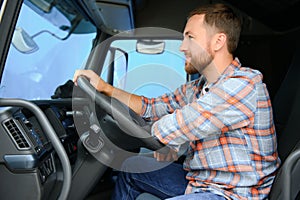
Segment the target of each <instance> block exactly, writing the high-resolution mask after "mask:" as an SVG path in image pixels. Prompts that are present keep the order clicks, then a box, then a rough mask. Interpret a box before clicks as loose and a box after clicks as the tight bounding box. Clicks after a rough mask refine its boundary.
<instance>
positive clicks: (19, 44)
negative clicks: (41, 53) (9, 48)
mask: <svg viewBox="0 0 300 200" xmlns="http://www.w3.org/2000/svg"><path fill="white" fill-rule="evenodd" d="M12 44H13V46H14V47H15V48H16V49H17V50H18V51H20V52H22V53H26V54H29V53H33V52H35V51H37V50H38V49H39V47H38V45H37V44H36V43H35V41H34V40H33V38H32V37H30V35H29V34H28V33H27V32H26V31H25V30H24V29H22V28H21V27H16V28H15V31H14V35H13V38H12Z"/></svg>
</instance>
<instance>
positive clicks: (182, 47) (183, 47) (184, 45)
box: [179, 40, 186, 52]
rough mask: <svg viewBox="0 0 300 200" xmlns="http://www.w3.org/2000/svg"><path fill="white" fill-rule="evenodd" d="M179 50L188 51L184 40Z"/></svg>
mask: <svg viewBox="0 0 300 200" xmlns="http://www.w3.org/2000/svg"><path fill="white" fill-rule="evenodd" d="M179 50H180V51H182V52H184V51H186V44H185V41H184V40H183V41H182V43H181V45H180V48H179Z"/></svg>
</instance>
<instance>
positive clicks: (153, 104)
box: [141, 83, 191, 121]
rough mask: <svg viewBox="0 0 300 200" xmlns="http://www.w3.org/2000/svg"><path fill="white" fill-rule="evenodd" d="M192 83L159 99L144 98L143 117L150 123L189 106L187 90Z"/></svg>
mask: <svg viewBox="0 0 300 200" xmlns="http://www.w3.org/2000/svg"><path fill="white" fill-rule="evenodd" d="M190 85H191V83H189V84H187V85H182V86H180V87H179V88H177V89H176V90H175V91H174V92H173V93H167V94H164V95H162V96H160V97H157V98H147V97H144V96H142V114H141V116H142V117H143V118H145V119H148V120H150V121H156V120H158V119H160V118H161V117H162V116H164V115H167V114H171V113H173V112H174V111H175V110H176V109H178V108H181V107H183V106H185V105H187V102H188V100H187V98H186V89H187V87H188V88H189V87H190Z"/></svg>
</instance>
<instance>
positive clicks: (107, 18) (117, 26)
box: [81, 0, 134, 35]
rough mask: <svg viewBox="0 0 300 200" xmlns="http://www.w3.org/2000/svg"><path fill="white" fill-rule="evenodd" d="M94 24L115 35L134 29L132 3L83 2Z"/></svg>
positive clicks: (126, 1)
mask: <svg viewBox="0 0 300 200" xmlns="http://www.w3.org/2000/svg"><path fill="white" fill-rule="evenodd" d="M81 3H83V4H85V8H86V12H87V14H88V15H89V17H90V19H91V20H92V21H93V22H94V24H95V25H96V26H97V27H98V28H99V29H101V30H102V31H104V32H106V33H108V34H111V35H114V34H117V33H119V32H122V31H126V30H131V29H133V28H134V19H133V12H132V4H131V1H128V0H111V1H81Z"/></svg>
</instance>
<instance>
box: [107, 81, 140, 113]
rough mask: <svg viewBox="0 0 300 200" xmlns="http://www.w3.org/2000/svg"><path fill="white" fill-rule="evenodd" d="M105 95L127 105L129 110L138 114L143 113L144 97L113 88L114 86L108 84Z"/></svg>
mask: <svg viewBox="0 0 300 200" xmlns="http://www.w3.org/2000/svg"><path fill="white" fill-rule="evenodd" d="M102 91H103V93H104V94H105V95H107V96H110V97H114V98H116V99H118V100H119V101H121V102H122V103H124V104H126V105H127V106H128V107H129V108H131V109H132V110H133V111H134V112H136V113H137V114H139V115H140V114H141V113H142V97H141V96H138V95H135V94H131V93H128V92H126V91H124V90H121V89H118V88H115V87H113V86H112V85H109V84H107V85H106V87H105V89H103V90H102Z"/></svg>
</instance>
